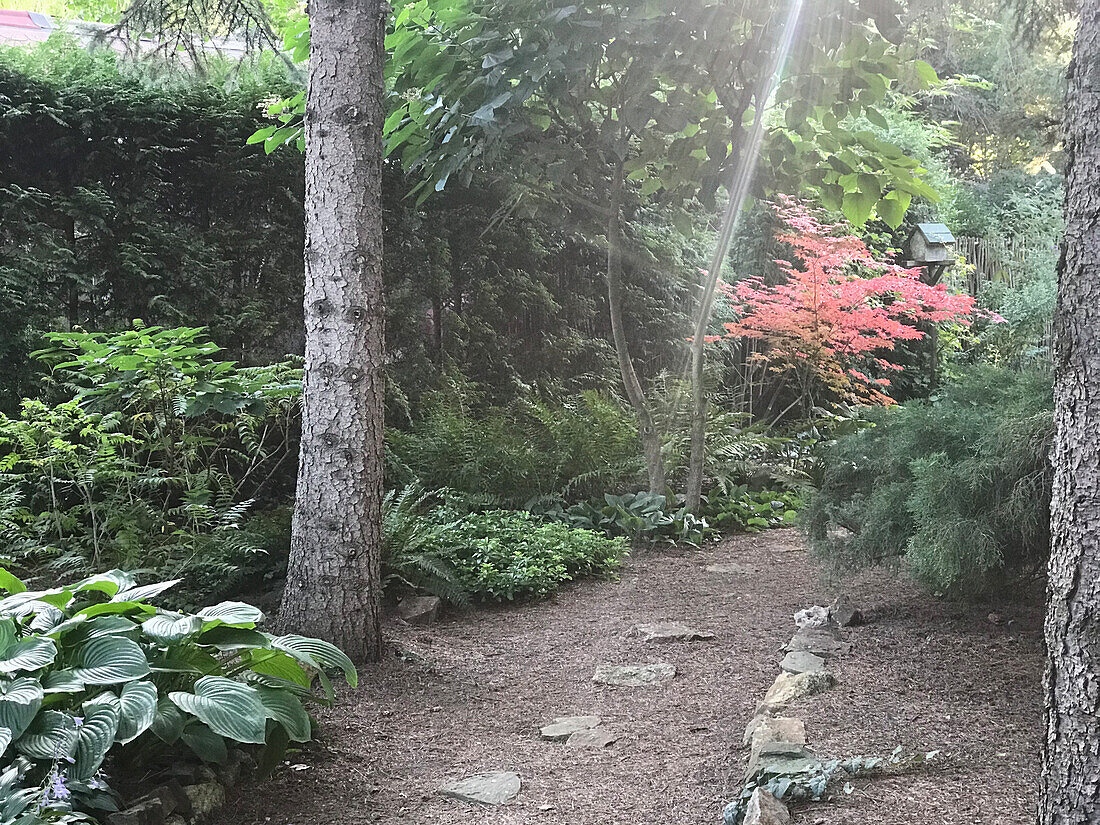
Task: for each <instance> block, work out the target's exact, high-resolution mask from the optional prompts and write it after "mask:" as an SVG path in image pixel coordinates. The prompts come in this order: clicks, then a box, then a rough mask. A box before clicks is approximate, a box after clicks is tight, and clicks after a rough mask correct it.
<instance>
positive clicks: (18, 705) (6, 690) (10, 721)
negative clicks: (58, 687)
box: [0, 676, 43, 739]
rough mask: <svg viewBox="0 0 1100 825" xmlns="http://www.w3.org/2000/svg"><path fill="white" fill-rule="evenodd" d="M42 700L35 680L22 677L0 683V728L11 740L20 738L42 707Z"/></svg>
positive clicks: (39, 686) (38, 685)
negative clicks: (7, 733)
mask: <svg viewBox="0 0 1100 825" xmlns="http://www.w3.org/2000/svg"><path fill="white" fill-rule="evenodd" d="M42 699H43V692H42V686H41V685H40V684H38V680H37V679H32V678H30V677H28V676H23V677H20V678H18V679H14V680H12V681H10V682H4V683H0V727H3V728H5V729H7V730H8V732H9V733H10V734H11V738H12V739H17V738H18V737H20V736H22V734H23V731H25V730H26V729H27V726H28V725H30V723H31V721H32V720H33V719H34V715H35V714H36V713H38V709H39V708H40V707H42Z"/></svg>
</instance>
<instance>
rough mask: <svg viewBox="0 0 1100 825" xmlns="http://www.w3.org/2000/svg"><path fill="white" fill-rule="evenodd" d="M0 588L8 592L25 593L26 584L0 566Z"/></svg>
mask: <svg viewBox="0 0 1100 825" xmlns="http://www.w3.org/2000/svg"><path fill="white" fill-rule="evenodd" d="M0 588H3V589H4V590H7V591H8V592H9V593H25V592H26V590H27V585H25V584H23V582H22V581H21V580H20V579H19V578H18V577H17V576H14V575H13V574H12V573H10V572H8V570H6V569H5V568H3V567H0Z"/></svg>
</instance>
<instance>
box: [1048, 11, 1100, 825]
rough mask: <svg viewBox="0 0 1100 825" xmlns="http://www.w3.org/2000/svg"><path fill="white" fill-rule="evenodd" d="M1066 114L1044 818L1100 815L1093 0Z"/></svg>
mask: <svg viewBox="0 0 1100 825" xmlns="http://www.w3.org/2000/svg"><path fill="white" fill-rule="evenodd" d="M1069 81H1070V82H1069V95H1068V99H1067V103H1068V105H1067V110H1066V111H1067V114H1066V149H1067V152H1068V156H1069V166H1068V171H1067V178H1066V235H1065V241H1064V244H1063V248H1062V261H1061V264H1060V266H1059V278H1058V281H1059V284H1058V307H1057V310H1056V312H1055V319H1054V335H1055V399H1054V401H1055V406H1054V415H1055V424H1056V435H1055V442H1054V452H1053V462H1054V495H1053V501H1052V506H1051V554H1050V565H1049V571H1048V575H1049V584H1048V598H1047V620H1046V642H1047V650H1048V655H1049V658H1048V662H1047V670H1046V676H1045V678H1044V681H1043V687H1044V694H1045V703H1046V708H1045V722H1046V731H1045V733H1046V736H1045V740H1044V747H1043V769H1042V774H1041V776H1040V783H1039V784H1040V792H1039V813H1038V822H1039V823H1040V825H1086V823H1096V822H1100V0H1084V2H1083V3H1082V6H1081V19H1080V25H1079V29H1078V32H1077V43H1076V46H1075V49H1074V58H1073V62H1072V63H1071V68H1070V79H1069Z"/></svg>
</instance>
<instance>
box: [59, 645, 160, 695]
mask: <svg viewBox="0 0 1100 825" xmlns="http://www.w3.org/2000/svg"><path fill="white" fill-rule="evenodd" d="M73 664H74V667H73V675H74V676H75V677H76V678H77V679H80V680H82V681H84V682H85V683H87V684H89V685H114V684H118V683H120V682H131V681H133V680H134V679H140V678H141V677H142V676H145V675H146V674H148V673H149V662H148V660H146V658H145V653H144V652H143V651H142V649H141V648H140V647H139V646H138V644H137V642H135V641H133V640H132V639H127V638H126V637H125V636H101V637H99V638H96V639H92V640H90V641H88V642H86V643H85V644H84V645H83V646H81V647H80V649H79V650H77V653H76V656H75V657H74V659H73Z"/></svg>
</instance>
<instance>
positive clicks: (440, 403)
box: [387, 388, 642, 507]
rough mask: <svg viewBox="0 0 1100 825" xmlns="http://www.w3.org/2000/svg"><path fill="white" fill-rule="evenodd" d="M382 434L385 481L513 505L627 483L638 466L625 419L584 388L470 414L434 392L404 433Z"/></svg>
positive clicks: (460, 399)
mask: <svg viewBox="0 0 1100 825" xmlns="http://www.w3.org/2000/svg"><path fill="white" fill-rule="evenodd" d="M387 435H388V446H389V451H390V459H391V467H392V468H393V472H392V473H391V474H392V475H394V476H395V477H394V478H393V479H392V480H391V481H392V482H394V483H403V482H406V481H411V480H413V479H416V480H419V481H420V482H421V484H423V486H424V487H426V488H428V489H439V488H449V489H452V490H456V491H459V492H462V493H467V494H473V495H476V496H486V497H489V500H490V501H492V500H495V501H497V502H499V503H501V504H506V505H508V506H513V507H525V506H528V505H530V504H532V503H535V502H536V501H537V500H538V499H540V498H543V497H553V496H556V495H559V494H560V495H565V496H568V497H569V498H571V499H573V500H576V499H579V498H586V497H588V496H592V495H595V494H596V493H597V492H599V491H602V490H605V489H608V488H611V489H615V488H616V487H621V486H633V485H634V484H635V483H636V481H637V479H638V476H639V473H640V472H641V470H642V468H641V461H640V459H639V457H638V452H639V448H638V444H637V425H636V424H635V423H634V420H633V418H632V416H631V415H630V414H629V413H628V412H627V411H626V410H625V409H624V408H623V407H622V405H620V404H619V403H618V402H617V401H614V400H612V399H610V398H608V397H606V396H604V395H601V394H600V393H597V392H592V391H589V392H585V393H582V394H581V395H580V396H578V397H575V398H570V399H566V400H564V401H561V402H558V403H553V402H549V401H538V400H520V401H517V402H515V403H514V404H512V405H510V406H508V407H483V408H481V410H480V411H477V409H476V407H475V406H474V405H473V404H472V403H471V402H470V400H468V399H467V397H466V396H465V393H463V392H462V391H461V390H460V389H458V388H456V391H455V392H454V393H452V394H448V395H444V394H440V395H438V396H437V398H436V400H435V401H434V402H433V403H432V404H431V405H430V406H429V407H428V408H427V410H426V411H425V414H424V416H423V417H422V418H421V419H420V420H418V421H416V422H415V423H414V424H413V425H412V426H411V427H410V428H409V430H407V431H399V430H391V431H390V432H389V433H388V434H387ZM401 474H405V475H406V477H404V478H401V477H399V476H400V475H401Z"/></svg>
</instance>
